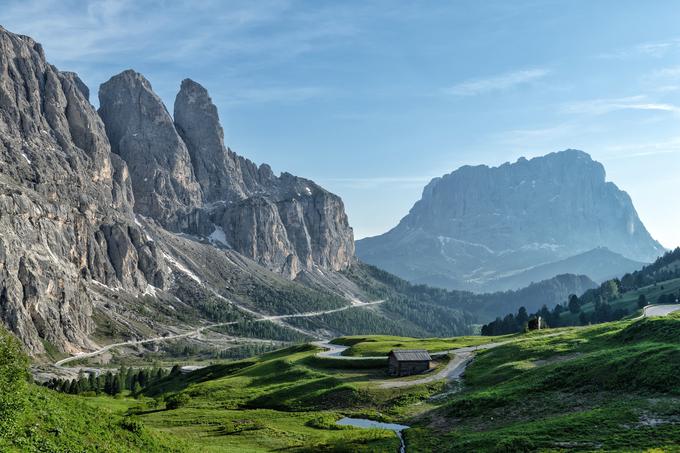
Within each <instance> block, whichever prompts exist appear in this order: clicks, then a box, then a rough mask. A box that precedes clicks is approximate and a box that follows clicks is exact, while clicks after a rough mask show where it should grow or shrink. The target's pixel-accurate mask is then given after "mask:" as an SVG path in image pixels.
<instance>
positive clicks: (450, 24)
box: [0, 0, 680, 247]
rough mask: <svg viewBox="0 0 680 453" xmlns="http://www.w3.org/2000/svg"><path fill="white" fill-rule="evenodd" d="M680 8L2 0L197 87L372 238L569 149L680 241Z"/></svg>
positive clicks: (39, 25) (154, 72)
mask: <svg viewBox="0 0 680 453" xmlns="http://www.w3.org/2000/svg"><path fill="white" fill-rule="evenodd" d="M678 23H680V2H677V1H671V0H668V1H663V0H654V1H649V2H640V1H627V0H611V1H607V0H599V1H592V0H563V1H549V0H518V1H513V2H508V1H506V0H499V1H492V0H486V1H483V2H480V1H476V0H473V1H466V0H458V1H451V2H445V1H398V0H389V1H387V0H385V1H379V0H378V1H349V0H348V1H342V2H338V1H324V0H313V1H312V0H309V1H294V0H290V1H287V0H281V1H269V0H259V1H231V0H224V1H219V0H213V1H195V0H194V1H160V0H155V1H147V0H120V1H114V0H92V1H76V0H0V25H2V26H4V27H5V28H6V29H8V30H9V31H12V32H16V33H21V34H27V35H30V36H32V37H34V38H35V39H37V40H38V41H39V42H41V43H42V44H43V47H44V49H45V52H46V54H47V58H48V60H49V61H50V62H51V63H52V64H54V65H56V66H57V67H58V68H59V69H61V70H69V71H75V72H77V73H78V74H79V75H80V76H81V78H82V79H83V80H84V81H85V83H86V84H87V85H88V86H89V87H90V90H91V92H92V96H91V97H92V99H91V102H92V103H93V104H95V105H97V96H96V93H97V90H98V87H99V85H100V84H101V83H103V82H105V81H106V80H108V79H109V78H110V77H111V76H112V75H115V74H117V73H119V72H120V71H122V70H125V69H128V68H132V69H135V70H137V71H139V72H141V73H142V74H144V75H145V76H146V77H147V78H148V79H149V81H150V82H151V84H152V85H153V87H154V89H155V91H156V92H157V93H158V94H159V95H160V96H161V97H162V98H163V100H164V101H165V103H166V105H167V106H168V109H169V110H170V111H171V112H172V105H173V103H174V98H175V95H176V93H177V91H178V90H179V85H180V83H181V81H182V79H184V78H187V77H188V78H192V79H194V80H196V81H197V82H199V83H201V84H203V85H204V86H205V87H206V88H207V89H208V91H209V92H210V94H211V96H212V98H213V101H214V102H215V104H216V105H217V107H218V110H219V113H220V117H221V120H222V124H223V126H224V129H225V141H226V143H227V145H228V146H229V147H230V148H231V149H233V150H234V151H236V152H238V153H239V154H241V155H244V156H246V157H248V158H250V159H252V160H254V161H255V162H258V163H263V162H266V163H268V164H270V165H271V166H272V168H273V169H274V171H275V172H281V171H288V172H290V173H293V174H296V175H299V176H304V177H307V178H310V179H313V180H315V181H316V182H317V183H319V184H321V185H322V186H324V187H326V188H327V189H329V190H331V191H332V192H335V193H337V194H338V195H340V196H341V197H342V198H343V200H344V202H345V206H346V209H347V212H348V215H349V220H350V223H351V225H352V226H353V227H354V231H355V237H356V238H362V237H366V236H373V235H376V234H380V233H383V232H385V231H387V230H389V229H390V228H391V227H393V226H395V225H396V224H397V223H398V221H399V220H400V219H401V218H402V217H403V216H404V215H406V213H407V212H408V210H409V209H410V207H411V206H412V205H413V203H414V202H415V201H417V200H418V199H419V198H420V196H421V193H422V189H423V187H424V186H425V184H426V183H427V182H428V181H429V180H430V179H431V178H433V177H436V176H440V175H443V174H446V173H450V172H451V171H453V170H455V169H456V168H458V167H460V166H461V165H467V164H473V165H474V164H487V165H499V164H502V163H504V162H507V161H510V162H514V161H515V160H517V158H519V157H520V156H525V157H533V156H539V155H543V154H547V153H549V152H553V151H559V150H563V149H568V148H575V149H581V150H583V151H586V152H588V153H589V154H591V156H593V158H594V159H596V160H598V161H600V162H602V163H603V164H604V166H605V168H606V170H607V179H608V180H610V181H613V182H615V183H616V184H617V185H618V186H619V187H620V188H621V189H623V190H626V191H627V192H628V193H629V194H630V195H631V197H632V199H633V202H634V204H635V207H636V209H637V211H638V213H639V215H640V217H641V219H642V221H643V222H644V223H645V225H646V226H647V229H648V230H649V231H650V233H651V234H652V236H654V237H655V238H656V239H658V240H659V241H660V242H661V243H662V244H663V245H664V246H666V247H676V246H680V209H678V197H680V28H679V27H678Z"/></svg>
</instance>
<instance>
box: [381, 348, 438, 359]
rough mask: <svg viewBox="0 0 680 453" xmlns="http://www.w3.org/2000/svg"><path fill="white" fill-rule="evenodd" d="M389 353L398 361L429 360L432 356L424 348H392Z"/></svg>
mask: <svg viewBox="0 0 680 453" xmlns="http://www.w3.org/2000/svg"><path fill="white" fill-rule="evenodd" d="M390 354H391V355H393V356H394V358H396V359H397V360H398V361H399V362H420V361H430V360H432V357H430V354H429V353H428V352H427V351H426V350H425V349H392V350H391V351H390Z"/></svg>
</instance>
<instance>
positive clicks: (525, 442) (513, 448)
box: [494, 437, 536, 453]
mask: <svg viewBox="0 0 680 453" xmlns="http://www.w3.org/2000/svg"><path fill="white" fill-rule="evenodd" d="M534 450H536V446H535V445H534V443H533V442H532V441H531V439H527V438H525V437H506V438H504V439H501V440H500V441H498V443H497V444H496V447H495V448H494V452H497V453H516V452H525V451H534Z"/></svg>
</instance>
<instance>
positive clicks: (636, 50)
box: [597, 38, 680, 60]
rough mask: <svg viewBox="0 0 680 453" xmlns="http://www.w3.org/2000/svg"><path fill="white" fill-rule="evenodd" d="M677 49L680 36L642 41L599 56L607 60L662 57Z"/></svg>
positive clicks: (679, 44)
mask: <svg viewBox="0 0 680 453" xmlns="http://www.w3.org/2000/svg"><path fill="white" fill-rule="evenodd" d="M676 49H680V38H675V39H669V40H667V41H657V42H645V43H640V44H636V45H634V46H631V47H628V48H625V49H618V50H615V51H613V52H605V53H601V54H599V55H598V56H597V57H598V58H601V59H605V60H623V59H626V58H631V57H638V56H644V57H652V58H662V57H665V56H666V55H668V53H669V52H671V51H673V50H676Z"/></svg>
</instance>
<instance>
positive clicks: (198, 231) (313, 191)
mask: <svg viewBox="0 0 680 453" xmlns="http://www.w3.org/2000/svg"><path fill="white" fill-rule="evenodd" d="M99 97H100V105H101V107H100V109H99V112H100V114H101V116H102V119H103V120H104V122H105V124H106V131H107V134H108V136H109V139H110V140H111V143H112V150H113V151H114V152H115V153H116V154H119V155H120V156H121V157H122V158H123V159H124V160H125V161H126V162H127V164H128V167H129V168H130V169H132V170H131V173H132V185H133V188H134V196H135V199H136V201H137V202H136V205H135V210H136V211H137V212H139V213H140V214H143V215H145V216H148V217H151V218H153V219H155V220H157V221H158V222H160V223H161V224H162V225H164V226H166V227H168V228H170V229H172V230H174V231H181V232H186V233H190V234H195V235H199V236H206V237H211V236H212V237H213V238H217V239H219V241H218V242H220V243H221V244H222V245H223V246H227V247H232V248H234V250H236V251H238V252H239V253H242V254H244V255H245V256H247V257H249V258H252V259H254V260H256V261H257V262H259V263H260V264H262V265H264V266H266V267H267V268H269V269H272V270H274V271H276V272H279V273H282V274H284V275H286V276H287V277H289V278H295V277H296V276H297V275H298V274H299V273H300V272H301V271H302V270H312V269H313V267H314V266H320V267H322V268H324V269H330V270H334V271H338V270H341V269H345V268H347V267H348V266H349V265H350V263H351V262H352V259H353V257H354V240H353V235H352V229H351V228H350V226H349V223H348V221H347V216H346V214H345V212H344V206H343V204H342V200H340V198H339V197H337V196H335V195H333V194H331V193H329V192H327V191H326V190H324V189H323V188H321V187H319V186H317V185H316V184H314V183H313V182H312V181H309V180H305V179H303V178H298V177H296V176H293V175H290V174H288V173H284V174H282V175H281V176H280V177H277V176H276V175H274V173H273V172H272V170H271V168H269V166H268V165H266V164H263V165H260V166H259V167H258V166H257V165H255V164H254V163H253V162H251V161H249V160H248V159H245V158H244V157H241V156H239V155H237V154H236V153H234V152H232V151H231V150H229V149H228V148H226V147H225V145H224V132H223V129H222V126H221V125H220V121H219V116H218V113H217V108H216V107H215V105H214V104H213V102H212V100H211V99H210V96H209V95H208V92H207V91H206V89H205V88H203V87H202V86H201V85H199V84H198V83H196V82H194V81H192V80H189V79H186V80H184V81H183V82H182V85H181V88H180V91H179V93H178V95H177V98H176V100H175V107H174V116H175V118H174V124H173V122H172V120H171V118H170V116H169V114H168V113H167V110H166V109H165V106H163V104H162V102H161V100H160V98H158V96H156V95H155V94H154V93H153V91H152V90H151V86H150V84H149V83H148V82H147V81H146V80H145V79H144V78H143V77H142V76H141V75H139V74H137V73H134V72H133V71H125V72H123V73H122V74H119V75H117V76H115V77H113V78H112V79H111V80H110V81H109V82H107V83H105V84H104V85H102V87H101V90H100V95H99ZM150 157H151V158H150ZM167 168H171V169H172V171H167Z"/></svg>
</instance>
